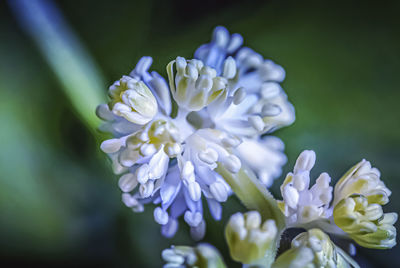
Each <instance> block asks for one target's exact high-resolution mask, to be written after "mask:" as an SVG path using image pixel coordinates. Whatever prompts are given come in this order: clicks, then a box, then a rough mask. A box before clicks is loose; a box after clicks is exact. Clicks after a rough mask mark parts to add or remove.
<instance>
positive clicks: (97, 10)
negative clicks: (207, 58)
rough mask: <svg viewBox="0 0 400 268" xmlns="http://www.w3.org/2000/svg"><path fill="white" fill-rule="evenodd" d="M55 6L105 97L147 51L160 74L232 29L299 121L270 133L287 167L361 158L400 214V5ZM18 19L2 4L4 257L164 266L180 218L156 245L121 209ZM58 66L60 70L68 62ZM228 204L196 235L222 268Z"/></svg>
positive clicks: (94, 150) (89, 140) (339, 166)
mask: <svg viewBox="0 0 400 268" xmlns="http://www.w3.org/2000/svg"><path fill="white" fill-rule="evenodd" d="M11 1H12V0H11ZM11 1H10V2H11ZM57 6H58V7H59V8H60V10H61V12H62V14H63V16H64V17H65V19H66V21H67V22H68V24H69V26H70V27H71V28H72V29H73V31H74V32H75V34H76V35H77V36H78V37H79V39H80V42H81V43H82V45H83V46H84V47H85V48H86V49H87V50H88V51H89V54H90V56H91V57H92V60H93V62H94V63H95V65H94V66H97V68H98V69H99V70H100V71H99V73H101V79H100V80H99V81H97V82H98V83H100V85H101V86H102V90H104V96H105V94H106V90H107V88H108V86H109V85H110V84H111V83H112V82H113V81H114V80H116V79H118V78H119V77H120V76H121V75H122V74H127V73H129V72H130V71H131V69H132V68H133V67H134V65H135V63H136V62H137V60H138V59H139V58H140V57H141V56H143V55H149V56H152V57H153V59H154V64H153V68H154V69H155V70H157V71H158V72H160V73H161V74H163V75H165V74H166V72H165V66H166V64H167V63H168V62H169V61H170V60H172V59H174V58H175V57H176V56H177V55H180V56H184V57H189V58H190V57H192V56H193V52H194V50H195V49H196V48H197V47H198V46H199V45H200V44H202V43H205V42H208V41H209V40H210V36H211V32H212V29H213V28H214V27H215V26H216V25H224V26H226V27H228V29H229V30H230V31H231V32H238V33H241V34H242V35H243V36H244V39H245V44H246V45H247V46H250V47H252V48H254V49H255V50H256V51H258V52H259V53H261V54H262V55H264V56H265V57H266V58H270V59H273V60H274V61H276V62H277V63H279V64H281V65H282V66H283V67H284V68H285V70H286V72H287V78H286V80H285V82H284V83H283V86H284V89H285V90H286V92H287V94H288V96H289V99H290V100H291V102H292V103H293V104H294V106H295V108H296V114H297V119H296V122H295V123H294V124H293V125H292V126H290V127H287V128H285V129H282V130H279V131H278V132H276V135H277V136H279V137H280V138H282V139H283V140H284V142H285V144H286V152H287V155H288V163H287V165H286V166H285V169H284V173H286V172H287V171H289V170H290V169H291V167H292V166H293V164H294V161H295V159H296V157H297V155H298V154H299V153H300V152H301V151H302V150H303V149H313V150H315V151H316V153H317V164H316V167H315V169H314V170H313V175H314V177H316V176H317V174H319V173H320V172H321V171H327V172H328V173H329V174H330V175H331V176H332V178H334V179H338V178H339V177H340V176H341V174H343V173H344V172H345V171H346V170H347V169H348V168H349V167H350V166H352V165H353V164H355V163H356V162H358V161H359V160H361V159H362V158H366V159H368V160H370V161H371V162H372V163H373V164H374V165H375V166H376V167H378V168H379V169H380V170H381V172H382V178H383V179H384V181H385V183H386V184H387V185H388V187H389V188H390V189H391V190H392V191H393V194H392V197H391V202H390V204H389V205H387V206H386V209H385V210H386V211H388V212H389V211H396V212H399V211H400V113H399V107H400V105H399V100H400V90H399V85H400V75H399V71H400V19H399V11H400V4H399V2H397V1H392V2H390V1H370V2H368V1H364V2H361V1H360V2H351V1H329V2H328V1H244V2H240V1H226V0H225V1H218V2H216V1H212V0H205V1H198V2H197V1H192V2H190V1H183V0H174V1H162V0H154V1H94V0H91V1H66V0H65V1H57ZM27 12H34V11H30V10H28V11H27ZM15 15H16V13H12V12H11V9H10V7H9V6H8V5H7V3H6V2H4V1H1V3H0V40H1V42H0V124H1V127H0V128H1V130H0V148H1V149H0V237H1V239H0V264H1V265H2V266H3V267H16V266H19V265H28V266H29V267H36V266H38V267H39V266H40V267H47V266H52V267H67V266H68V267H69V266H74V267H92V266H93V267H94V266H99V265H100V266H101V267H103V266H107V267H160V265H161V263H162V261H161V257H160V254H161V250H162V249H164V248H166V247H169V245H171V244H193V241H192V240H191V239H190V238H189V236H188V228H187V227H186V226H185V224H182V225H181V228H180V230H179V232H178V234H177V235H176V237H175V238H173V239H170V240H169V239H165V238H163V237H161V235H160V233H159V226H158V225H157V224H156V223H155V222H154V220H153V216H152V209H147V210H146V211H145V212H144V213H142V214H133V213H131V211H130V210H129V209H127V208H126V207H124V206H123V205H122V203H121V202H120V191H119V189H118V187H117V179H116V177H115V176H114V175H113V174H112V172H111V170H110V165H109V164H108V162H107V159H106V157H105V156H104V155H103V154H102V153H101V152H100V151H99V149H98V145H99V143H98V140H99V139H98V138H96V137H99V136H98V135H97V134H98V133H96V132H93V131H91V130H90V129H89V128H88V127H87V126H88V125H87V124H85V123H84V120H82V118H81V116H80V115H79V113H77V112H76V109H75V108H74V106H72V105H71V102H70V101H69V99H68V98H67V96H66V94H65V93H64V91H63V86H62V85H61V83H60V80H59V79H58V78H57V76H56V75H55V72H54V69H53V68H52V66H50V65H49V64H48V62H47V61H46V60H45V57H43V54H42V53H41V52H40V50H39V49H38V46H37V45H35V43H34V42H33V40H32V38H31V37H30V36H29V35H27V34H26V32H24V31H23V29H22V28H21V27H20V25H19V24H18V23H17V20H16V19H15ZM50 46H51V43H50ZM81 60H85V59H81ZM62 64H63V63H61V65H62ZM74 71H76V70H71V73H73V72H74ZM63 72H64V73H63V74H65V75H67V76H68V72H69V70H68V68H67V69H66V70H63ZM94 86H95V85H94ZM96 86H97V85H96ZM102 94H103V92H102ZM83 101H84V102H85V101H87V103H90V102H91V101H93V100H83ZM89 107H90V106H89ZM93 134H95V135H93ZM96 135H97V136H96ZM280 180H282V178H281V179H280ZM278 189H279V182H277V183H276V184H275V186H274V187H273V189H272V190H273V192H274V193H275V194H277V196H279V191H278ZM238 210H244V208H243V207H242V206H241V205H240V203H239V202H238V201H237V199H236V198H235V197H231V198H230V199H229V201H228V202H227V204H225V206H224V213H223V215H224V217H223V220H222V221H221V222H214V221H212V220H211V219H210V216H209V215H208V214H207V228H208V230H207V234H206V237H205V239H204V240H205V241H207V242H210V243H212V244H214V245H215V246H216V247H218V248H219V249H220V251H221V252H222V253H223V255H224V257H225V260H226V261H227V262H228V263H229V267H236V266H238V265H237V264H235V263H231V262H229V258H228V253H227V247H226V245H225V242H224V240H223V239H222V237H221V234H222V232H223V226H224V223H225V222H226V220H227V218H228V217H229V215H230V214H231V213H233V212H235V211H238ZM397 227H398V228H399V227H400V225H399V224H397ZM396 253H399V249H398V247H395V248H394V249H392V250H386V251H379V250H367V249H361V248H358V254H357V257H356V259H357V260H358V261H359V263H360V264H361V266H362V267H376V266H379V267H399V266H400V255H399V254H396ZM235 265H236V266H235Z"/></svg>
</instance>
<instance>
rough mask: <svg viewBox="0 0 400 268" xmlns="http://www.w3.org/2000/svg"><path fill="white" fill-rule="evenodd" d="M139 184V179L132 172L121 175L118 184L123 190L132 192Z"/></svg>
mask: <svg viewBox="0 0 400 268" xmlns="http://www.w3.org/2000/svg"><path fill="white" fill-rule="evenodd" d="M137 185H138V181H137V179H136V177H135V175H133V174H132V173H126V174H125V175H123V176H121V178H120V179H119V181H118V186H119V188H120V189H121V191H123V192H126V193H127V192H130V191H132V190H133V189H135V187H136V186H137Z"/></svg>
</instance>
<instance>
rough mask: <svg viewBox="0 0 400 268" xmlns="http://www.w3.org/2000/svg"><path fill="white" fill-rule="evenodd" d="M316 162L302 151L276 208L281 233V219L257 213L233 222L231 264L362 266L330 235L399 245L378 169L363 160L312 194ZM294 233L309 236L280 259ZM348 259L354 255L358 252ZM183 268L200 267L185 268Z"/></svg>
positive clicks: (324, 180) (228, 232)
mask: <svg viewBox="0 0 400 268" xmlns="http://www.w3.org/2000/svg"><path fill="white" fill-rule="evenodd" d="M315 160H316V156H315V153H314V151H303V152H302V153H301V154H300V156H299V157H298V159H297V161H296V164H295V167H294V170H293V172H290V173H289V174H287V176H286V179H285V181H284V182H283V184H282V186H281V191H282V196H283V201H275V202H276V205H277V206H278V207H279V209H280V210H281V211H282V215H281V216H283V217H284V219H285V224H284V226H283V227H279V226H278V225H277V224H276V222H277V221H278V220H279V215H277V217H276V218H269V219H264V223H262V218H263V215H262V214H261V213H260V212H258V211H250V212H247V213H245V214H242V213H236V214H233V215H232V216H231V217H230V220H229V222H228V223H227V225H226V229H225V237H226V241H227V244H228V246H229V250H230V255H231V257H232V259H234V260H235V261H239V262H241V263H243V264H244V267H272V268H284V267H292V268H297V267H298V268H300V267H309V268H313V267H332V268H333V267H346V268H349V267H359V266H358V264H357V263H356V262H355V261H354V260H353V259H352V258H351V257H350V255H349V254H348V253H347V252H345V251H344V250H342V249H341V248H340V247H338V246H337V245H335V243H334V242H333V241H332V240H331V238H330V236H329V235H340V236H341V237H342V238H343V237H347V238H348V239H349V240H353V241H355V242H356V243H357V244H359V245H360V246H363V247H367V248H376V249H388V248H392V247H394V246H395V245H396V229H395V227H394V226H393V224H394V223H395V222H396V220H397V213H383V210H382V205H385V204H387V203H388V202H389V196H390V191H389V189H388V188H387V187H386V186H385V184H384V183H383V182H382V181H381V180H380V172H379V171H378V169H376V168H373V167H372V166H371V164H370V163H369V162H368V161H366V160H362V161H361V162H360V163H358V164H357V165H355V166H354V167H352V168H351V169H350V170H349V171H348V172H347V173H346V174H345V175H343V177H342V178H341V179H340V180H339V181H338V183H337V184H336V185H335V187H334V188H332V187H331V186H329V184H330V180H331V179H330V177H329V175H328V174H326V173H322V174H321V175H320V176H319V177H318V178H317V180H316V183H315V184H314V185H313V186H312V187H311V188H309V185H310V171H311V169H312V168H313V166H314V164H315ZM332 192H334V194H335V196H334V197H333V196H332ZM270 205H271V204H269V206H268V207H270V208H271V206H270ZM292 227H297V228H298V227H300V228H302V229H306V231H305V232H302V233H300V234H298V235H297V236H296V237H295V238H294V239H293V240H292V243H291V248H290V249H288V250H286V251H284V252H283V253H281V254H280V255H279V256H278V257H276V253H277V250H278V247H279V241H280V239H281V236H282V234H283V232H284V231H285V230H286V229H289V228H292ZM350 245H351V246H353V245H352V244H350ZM351 248H353V249H354V246H353V247H351ZM350 253H351V254H354V250H353V252H350ZM182 267H197V266H192V265H190V263H186V265H185V266H182ZM202 267H208V268H211V267H213V266H202Z"/></svg>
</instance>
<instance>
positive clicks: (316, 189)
mask: <svg viewBox="0 0 400 268" xmlns="http://www.w3.org/2000/svg"><path fill="white" fill-rule="evenodd" d="M314 164H315V153H314V151H308V150H306V151H303V152H302V153H301V154H300V155H299V157H298V158H297V161H296V164H295V166H294V169H293V173H292V172H290V173H288V174H287V176H286V178H285V181H284V182H283V184H282V185H281V193H282V197H283V200H284V201H281V202H279V206H280V208H281V210H282V212H283V213H284V214H285V216H286V218H287V224H288V225H289V226H290V225H293V224H302V223H308V222H312V221H313V220H317V219H320V218H328V217H329V216H330V215H329V213H330V212H329V210H328V209H327V208H328V206H329V203H330V201H331V199H332V187H331V186H329V183H330V181H331V178H330V177H329V175H328V174H327V173H322V174H321V175H320V176H319V177H318V178H317V180H316V183H315V184H314V185H313V186H312V187H311V188H310V189H309V185H310V171H311V169H312V167H313V166H314Z"/></svg>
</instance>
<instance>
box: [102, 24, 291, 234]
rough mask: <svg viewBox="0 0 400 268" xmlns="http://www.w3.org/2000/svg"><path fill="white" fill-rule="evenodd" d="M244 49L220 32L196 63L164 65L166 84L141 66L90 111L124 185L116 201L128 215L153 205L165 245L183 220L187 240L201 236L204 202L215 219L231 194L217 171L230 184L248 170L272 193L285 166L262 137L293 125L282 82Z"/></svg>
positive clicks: (274, 141)
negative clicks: (189, 236) (219, 169)
mask: <svg viewBox="0 0 400 268" xmlns="http://www.w3.org/2000/svg"><path fill="white" fill-rule="evenodd" d="M242 43H243V38H242V37H241V36H240V35H239V34H232V35H230V34H229V32H228V31H227V30H226V29H225V28H223V27H217V28H216V29H215V30H214V33H213V37H212V40H211V42H210V43H208V44H205V45H202V46H200V47H199V48H198V49H197V51H196V52H195V54H194V57H195V59H190V60H187V59H185V58H183V57H177V58H176V59H175V60H173V61H171V62H170V63H169V64H168V65H167V67H166V69H167V74H168V82H167V80H166V79H164V78H163V77H162V76H161V75H159V74H158V73H156V72H149V69H150V66H151V63H152V59H151V58H150V57H143V58H141V59H140V61H139V62H138V64H137V65H136V67H135V68H134V70H133V71H132V72H130V74H129V75H126V76H122V78H121V79H120V80H118V81H116V82H115V83H114V84H113V85H112V86H111V87H110V88H109V97H110V102H109V103H108V104H102V105H100V106H99V107H98V109H97V114H98V116H99V117H100V118H101V119H103V120H104V121H105V123H104V125H103V126H102V128H101V129H102V130H104V131H107V132H110V133H111V134H112V135H113V138H112V139H109V140H106V141H104V142H103V143H102V144H101V149H102V150H103V151H104V152H105V153H107V154H108V155H109V157H110V159H111V161H112V167H113V171H114V173H115V174H118V175H121V177H120V179H119V183H118V185H119V187H120V188H121V190H122V192H123V194H122V201H123V202H124V204H125V205H126V206H128V207H130V208H132V210H133V211H135V212H140V211H143V209H144V205H145V204H147V203H153V204H155V205H156V208H155V210H154V219H155V221H156V222H157V223H159V224H160V225H161V226H162V233H163V235H165V236H167V237H171V236H173V235H174V234H175V232H176V231H177V229H178V220H177V219H178V217H180V216H181V215H183V217H184V220H185V221H186V223H187V224H188V225H189V226H190V227H191V233H192V236H193V237H194V238H198V239H200V238H201V237H202V236H203V235H204V232H205V222H204V219H203V203H202V198H205V199H206V201H207V204H208V207H209V210H210V212H211V214H212V216H213V217H214V218H215V219H216V220H218V219H220V218H221V211H222V207H221V204H220V203H221V202H225V201H226V200H227V198H228V196H229V195H230V193H231V188H230V187H229V185H228V184H227V183H226V181H225V180H224V178H223V177H222V176H221V175H220V174H219V173H218V172H217V171H216V168H217V166H223V167H224V168H225V169H226V170H228V171H229V172H231V173H232V174H235V173H237V172H238V171H239V170H240V169H241V167H242V166H247V167H249V168H250V169H251V170H253V171H254V172H255V173H256V174H257V175H258V177H259V178H260V180H261V181H262V182H263V183H264V185H266V186H269V185H271V184H272V181H273V179H274V178H276V177H277V176H279V175H280V173H281V166H282V165H283V164H284V163H285V162H286V157H285V155H284V154H283V143H282V142H281V140H279V139H278V138H276V137H273V136H265V135H264V134H267V133H271V132H272V131H274V130H276V129H278V128H280V127H283V126H287V125H289V124H291V123H292V122H293V121H294V109H293V106H292V105H291V104H290V103H289V102H288V100H287V96H286V94H285V92H284V91H283V89H282V88H281V86H280V83H281V82H282V81H283V79H284V77H285V72H284V70H283V68H282V67H281V66H279V65H277V64H275V63H274V62H273V61H271V60H266V59H264V58H263V57H262V56H261V55H260V54H258V53H256V52H254V51H253V50H251V49H250V48H247V47H243V46H242ZM171 96H172V98H171ZM262 135H263V136H262ZM265 163H267V164H265Z"/></svg>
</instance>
